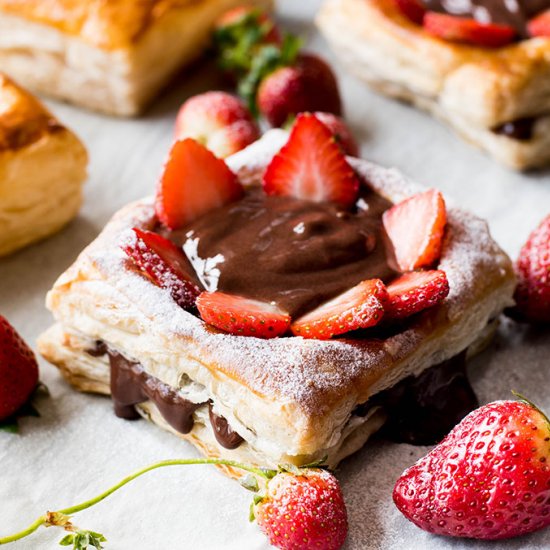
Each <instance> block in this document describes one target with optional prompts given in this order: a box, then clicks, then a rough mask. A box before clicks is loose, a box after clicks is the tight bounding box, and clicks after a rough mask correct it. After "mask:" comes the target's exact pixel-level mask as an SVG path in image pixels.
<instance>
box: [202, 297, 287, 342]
mask: <svg viewBox="0 0 550 550" xmlns="http://www.w3.org/2000/svg"><path fill="white" fill-rule="evenodd" d="M197 308H198V309H199V312H200V315H201V318H202V319H203V321H205V322H206V323H209V324H211V325H213V326H215V327H216V328H219V329H221V330H224V331H226V332H229V333H230V334H236V335H240V336H256V337H257V338H276V337H277V336H281V335H282V334H284V333H285V332H286V331H287V330H288V327H289V325H290V316H289V315H288V314H286V313H285V312H284V311H282V310H281V309H280V308H278V307H277V306H275V305H272V304H268V303H265V302H260V301H258V300H251V299H249V298H244V297H242V296H233V295H231V294H225V293H223V292H203V293H202V294H201V295H200V296H199V297H198V299H197Z"/></svg>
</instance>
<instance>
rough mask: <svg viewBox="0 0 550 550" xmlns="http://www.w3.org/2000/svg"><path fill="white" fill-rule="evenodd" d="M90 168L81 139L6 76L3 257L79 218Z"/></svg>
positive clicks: (0, 179) (0, 95)
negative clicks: (78, 212)
mask: <svg viewBox="0 0 550 550" xmlns="http://www.w3.org/2000/svg"><path fill="white" fill-rule="evenodd" d="M86 165H87V154H86V150H85V149H84V146H83V145H82V143H81V142H80V141H79V140H78V138H77V137H76V136H75V135H74V134H73V133H72V132H71V131H70V130H67V129H66V128H65V127H63V126H62V125H61V124H60V123H59V122H58V121H57V120H56V119H55V117H54V116H53V115H52V114H51V113H50V112H49V111H48V110H47V109H46V108H45V107H44V106H43V105H42V104H41V103H40V102H39V101H38V100H37V99H36V98H34V97H33V96H32V95H31V94H29V93H28V92H26V91H25V90H23V89H22V88H20V87H19V86H17V85H16V84H15V83H14V82H13V81H12V80H10V79H9V78H7V77H6V76H3V75H2V74H0V256H3V255H5V254H9V253H10V252H13V251H15V250H17V249H19V248H21V247H23V246H25V245H27V244H30V243H33V242H35V241H37V240H40V239H42V238H44V237H47V236H48V235H51V234H52V233H54V232H56V231H57V230H59V229H60V228H61V227H63V226H64V225H65V224H66V223H68V222H69V221H70V220H71V219H72V218H73V217H74V216H75V215H76V213H77V211H78V209H79V207H80V204H81V202H82V184H83V182H84V180H85V178H86Z"/></svg>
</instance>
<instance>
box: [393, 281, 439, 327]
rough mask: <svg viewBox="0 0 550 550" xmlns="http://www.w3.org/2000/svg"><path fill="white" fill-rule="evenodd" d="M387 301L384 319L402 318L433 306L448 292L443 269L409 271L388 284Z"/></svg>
mask: <svg viewBox="0 0 550 550" xmlns="http://www.w3.org/2000/svg"><path fill="white" fill-rule="evenodd" d="M387 288H388V296H389V299H388V303H387V304H386V314H385V317H384V320H396V319H404V318H405V317H409V316H410V315H413V314H414V313H418V312H419V311H422V310H424V309H427V308H429V307H432V306H435V305H437V304H439V303H440V302H441V301H443V300H444V299H445V298H446V297H447V295H448V294H449V282H448V281H447V275H446V274H445V272H444V271H441V270H433V271H411V272H410V273H405V274H404V275H401V277H398V278H397V279H395V280H394V281H392V283H391V284H389V285H388V287H387Z"/></svg>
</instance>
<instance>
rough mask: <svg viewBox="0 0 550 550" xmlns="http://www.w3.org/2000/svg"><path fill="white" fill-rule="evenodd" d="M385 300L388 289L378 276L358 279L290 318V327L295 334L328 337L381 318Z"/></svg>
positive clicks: (367, 324) (368, 325)
mask: <svg viewBox="0 0 550 550" xmlns="http://www.w3.org/2000/svg"><path fill="white" fill-rule="evenodd" d="M387 300H388V292H387V290H386V287H385V286H384V283H383V282H382V281H381V280H380V279H369V280H367V281H362V282H361V283H359V284H358V285H356V286H354V287H353V288H351V289H350V290H348V291H346V292H344V293H343V294H340V296H337V297H336V298H333V299H332V300H329V301H328V302H326V303H324V304H323V305H321V306H319V307H318V308H316V309H314V310H313V311H310V312H309V313H306V314H305V315H303V316H302V317H300V318H299V319H297V320H296V321H294V322H293V323H292V325H291V327H290V330H291V331H292V333H293V334H294V335H295V336H303V337H304V338H316V339H318V340H328V339H329V338H332V337H333V336H337V335H339V334H344V333H346V332H350V331H352V330H357V329H361V328H368V327H372V326H374V325H376V324H378V323H379V322H380V321H381V320H382V317H383V316H384V307H385V304H386V302H387Z"/></svg>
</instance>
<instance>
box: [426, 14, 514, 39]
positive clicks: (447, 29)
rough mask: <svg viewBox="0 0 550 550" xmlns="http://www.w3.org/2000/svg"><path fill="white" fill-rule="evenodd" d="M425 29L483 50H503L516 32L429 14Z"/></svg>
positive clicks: (462, 18) (493, 25)
mask: <svg viewBox="0 0 550 550" xmlns="http://www.w3.org/2000/svg"><path fill="white" fill-rule="evenodd" d="M423 22H424V29H425V30H426V31H427V32H428V33H430V34H432V35H433V36H437V37H438V38H443V39H444V40H449V41H451V42H462V43H465V44H471V45H473V46H481V47H483V48H501V47H502V46H506V45H508V44H510V43H511V42H513V41H514V39H515V38H516V35H517V33H516V30H515V29H514V28H513V27H510V26H508V25H499V24H495V23H480V22H479V21H476V20H475V19H470V18H468V17H457V16H455V15H447V14H443V13H435V12H431V11H429V12H427V13H426V14H425V15H424V19H423Z"/></svg>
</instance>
